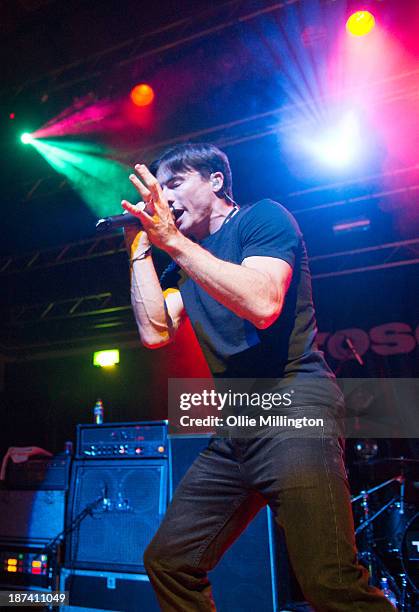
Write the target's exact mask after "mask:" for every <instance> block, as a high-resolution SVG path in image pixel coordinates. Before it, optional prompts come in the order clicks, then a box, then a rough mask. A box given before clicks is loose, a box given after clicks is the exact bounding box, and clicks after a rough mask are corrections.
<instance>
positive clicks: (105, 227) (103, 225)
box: [96, 213, 142, 232]
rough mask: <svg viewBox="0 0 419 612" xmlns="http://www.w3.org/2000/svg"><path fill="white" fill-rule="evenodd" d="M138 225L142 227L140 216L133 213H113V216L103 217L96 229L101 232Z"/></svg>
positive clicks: (97, 223)
mask: <svg viewBox="0 0 419 612" xmlns="http://www.w3.org/2000/svg"><path fill="white" fill-rule="evenodd" d="M132 225H136V226H137V227H138V228H141V227H142V225H141V221H140V220H139V219H138V217H135V216H134V215H132V214H131V213H125V214H122V215H112V216H111V217H103V219H99V220H98V221H97V222H96V229H97V230H98V231H99V232H109V231H112V230H114V229H118V228H119V227H129V226H132Z"/></svg>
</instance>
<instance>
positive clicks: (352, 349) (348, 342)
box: [344, 336, 364, 366]
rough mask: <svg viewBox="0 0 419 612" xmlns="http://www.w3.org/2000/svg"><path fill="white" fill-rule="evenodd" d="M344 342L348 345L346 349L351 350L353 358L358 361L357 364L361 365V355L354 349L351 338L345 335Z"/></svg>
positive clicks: (362, 362) (362, 361) (362, 363)
mask: <svg viewBox="0 0 419 612" xmlns="http://www.w3.org/2000/svg"><path fill="white" fill-rule="evenodd" d="M344 342H345V344H346V346H347V347H348V349H349V350H350V351H351V353H352V355H353V356H354V357H355V359H356V360H357V362H358V363H359V365H361V366H363V365H364V360H363V359H362V357H361V355H360V354H359V353H358V351H357V350H356V348H355V346H354V343H353V342H352V340H351V339H350V338H348V336H345V338H344Z"/></svg>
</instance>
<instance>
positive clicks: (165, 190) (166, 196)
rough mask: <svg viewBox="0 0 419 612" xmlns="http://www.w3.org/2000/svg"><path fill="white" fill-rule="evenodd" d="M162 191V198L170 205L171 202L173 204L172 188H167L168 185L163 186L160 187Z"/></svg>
mask: <svg viewBox="0 0 419 612" xmlns="http://www.w3.org/2000/svg"><path fill="white" fill-rule="evenodd" d="M162 191H163V197H164V199H165V200H166V201H167V202H168V204H169V206H170V205H171V204H173V202H174V201H175V200H174V197H173V192H172V190H171V189H169V188H168V187H166V186H164V187H163V189H162Z"/></svg>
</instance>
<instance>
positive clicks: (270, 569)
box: [170, 435, 278, 612]
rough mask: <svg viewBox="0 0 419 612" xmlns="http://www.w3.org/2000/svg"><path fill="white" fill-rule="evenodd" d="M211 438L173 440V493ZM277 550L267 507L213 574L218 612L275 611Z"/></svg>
mask: <svg viewBox="0 0 419 612" xmlns="http://www.w3.org/2000/svg"><path fill="white" fill-rule="evenodd" d="M209 438H210V436H206V435H205V436H204V435H198V436H193V435H182V436H172V437H171V439H170V444H171V451H172V486H173V490H174V489H175V488H176V486H177V485H178V483H179V481H180V480H181V478H182V477H183V475H184V474H185V473H186V471H187V469H188V468H189V467H190V465H191V463H192V462H193V461H194V459H195V458H196V457H197V455H198V454H199V452H200V451H202V450H203V449H204V448H205V447H206V446H207V445H208V441H209ZM274 547H275V544H274V537H273V526H272V518H271V514H270V510H268V509H267V508H264V509H262V510H261V511H260V512H259V514H258V515H257V516H256V517H255V518H254V520H253V521H252V522H251V523H250V524H249V525H248V527H247V529H246V530H245V531H244V532H243V533H242V535H241V536H240V537H239V538H238V539H237V540H236V542H235V543H234V544H233V545H232V546H231V548H230V549H229V550H228V551H227V552H226V553H225V555H224V556H223V558H222V559H221V561H220V563H219V564H218V565H217V567H216V568H215V569H214V570H213V571H212V572H211V573H210V576H209V577H210V580H211V583H212V587H213V594H214V600H215V604H216V607H217V612H232V611H233V610H240V612H255V610H258V611H259V612H276V610H277V609H278V608H277V589H276V583H275V580H276V572H275V564H274V559H275V550H274Z"/></svg>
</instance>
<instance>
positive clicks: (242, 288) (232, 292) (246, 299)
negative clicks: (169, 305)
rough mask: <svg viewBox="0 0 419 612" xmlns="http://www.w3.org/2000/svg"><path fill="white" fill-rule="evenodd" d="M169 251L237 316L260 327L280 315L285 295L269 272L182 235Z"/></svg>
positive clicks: (186, 270) (192, 275) (183, 267)
mask: <svg viewBox="0 0 419 612" xmlns="http://www.w3.org/2000/svg"><path fill="white" fill-rule="evenodd" d="M166 250H167V252H168V254H169V255H170V256H171V257H172V259H174V260H175V261H176V262H177V263H178V264H179V265H180V267H181V268H182V269H183V270H184V271H185V272H186V273H187V274H188V276H190V277H191V278H193V280H195V281H196V282H197V283H198V284H199V285H201V287H203V288H204V289H205V290H206V291H207V293H209V294H210V295H211V297H213V298H214V299H216V300H217V301H218V302H220V303H221V304H223V305H224V306H226V308H229V309H230V310H232V311H233V312H234V313H235V314H236V315H237V316H239V317H242V318H244V319H247V320H248V321H250V322H251V323H253V324H254V325H256V327H259V328H264V327H267V326H268V325H270V324H271V323H272V321H273V320H275V318H276V317H277V316H278V314H279V312H280V309H281V307H282V296H280V295H279V294H278V292H277V291H276V290H273V289H272V282H271V279H270V278H269V276H268V275H266V274H264V273H262V272H260V271H259V270H253V269H252V268H248V267H245V266H242V265H237V264H233V263H230V262H226V261H223V260H221V259H218V258H217V257H214V256H213V255H212V254H211V253H209V252H208V251H206V250H205V249H203V248H202V247H200V246H199V245H198V244H195V243H194V242H192V241H191V240H189V239H188V238H186V237H185V236H183V235H182V234H179V236H178V237H177V238H176V240H175V241H173V242H172V243H171V244H170V245H169V246H168V247H167V249H166Z"/></svg>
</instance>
